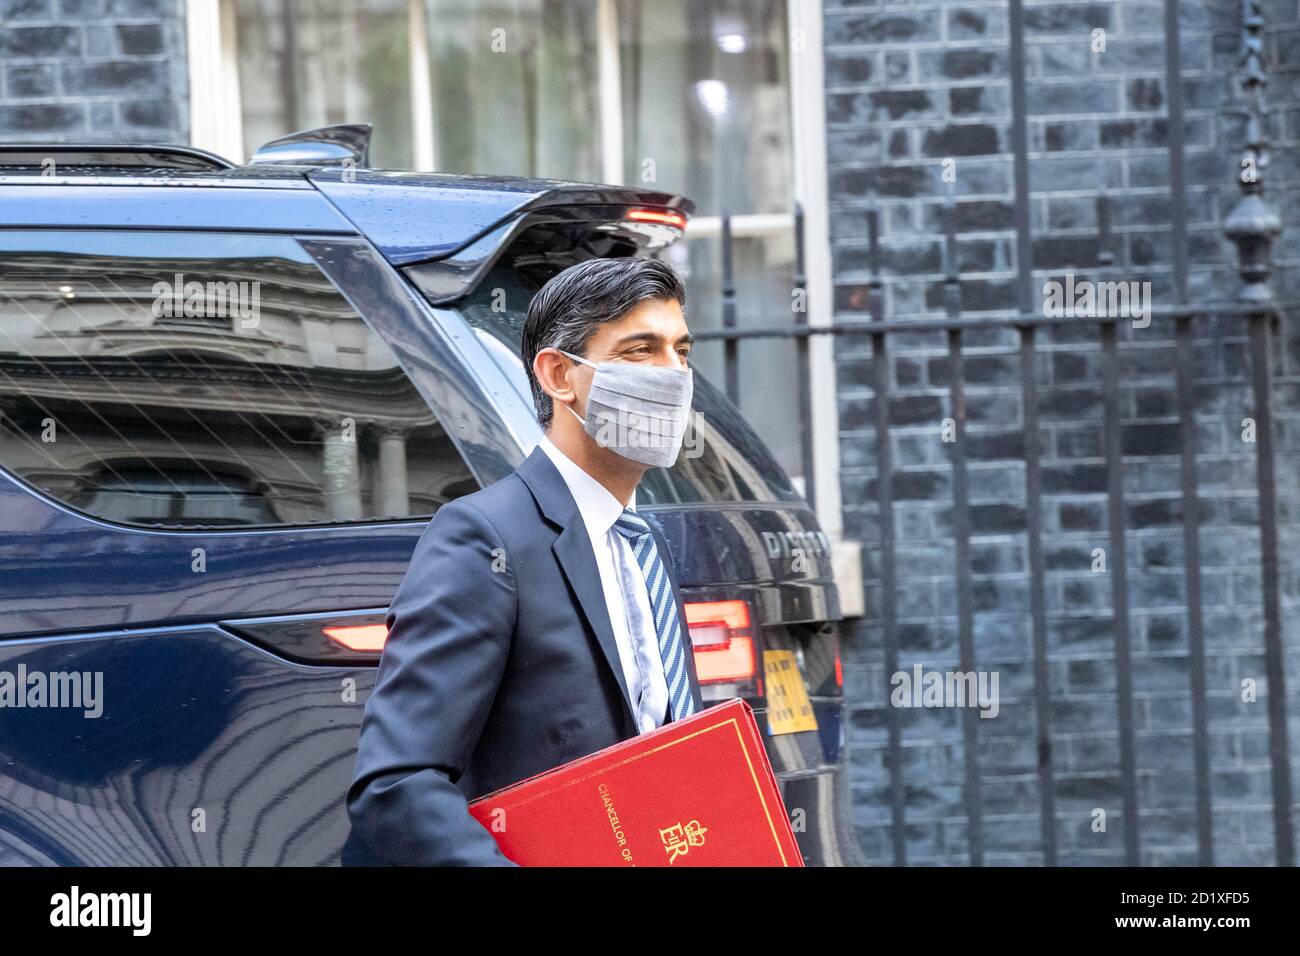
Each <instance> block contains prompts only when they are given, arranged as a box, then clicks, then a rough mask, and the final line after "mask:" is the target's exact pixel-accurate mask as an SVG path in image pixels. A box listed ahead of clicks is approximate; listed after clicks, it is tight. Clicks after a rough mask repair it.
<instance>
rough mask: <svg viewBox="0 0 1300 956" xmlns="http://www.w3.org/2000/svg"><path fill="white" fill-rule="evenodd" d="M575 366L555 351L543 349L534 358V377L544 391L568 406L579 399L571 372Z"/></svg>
mask: <svg viewBox="0 0 1300 956" xmlns="http://www.w3.org/2000/svg"><path fill="white" fill-rule="evenodd" d="M572 368H573V364H572V363H571V362H570V361H569V360H568V359H566V358H565V357H564V356H563V355H561V354H560V353H559V352H557V351H555V350H554V349H543V350H542V351H540V352H538V353H537V354H536V355H535V356H533V375H535V376H536V377H537V384H538V385H540V386H541V387H542V391H543V392H545V393H546V394H547V395H549V396H551V398H552V399H554V400H556V401H560V402H563V403H564V404H566V405H567V404H568V403H569V402H571V401H573V400H574V398H576V397H577V392H575V391H574V388H573V383H572V382H570V381H569V372H570V371H571V370H572Z"/></svg>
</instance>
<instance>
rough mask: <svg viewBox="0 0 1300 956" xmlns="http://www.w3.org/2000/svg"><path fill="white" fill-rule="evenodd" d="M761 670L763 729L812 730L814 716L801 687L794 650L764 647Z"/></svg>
mask: <svg viewBox="0 0 1300 956" xmlns="http://www.w3.org/2000/svg"><path fill="white" fill-rule="evenodd" d="M763 673H764V675H765V676H766V681H765V684H766V686H767V732H768V733H769V734H793V733H797V732H798V731H801V730H816V729H817V717H816V715H815V714H814V713H813V708H812V701H810V700H809V699H808V691H807V690H805V689H804V686H803V674H801V673H799V662H798V661H797V660H796V659H795V656H794V651H764V652H763Z"/></svg>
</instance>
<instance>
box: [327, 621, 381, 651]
mask: <svg viewBox="0 0 1300 956" xmlns="http://www.w3.org/2000/svg"><path fill="white" fill-rule="evenodd" d="M322 630H323V631H324V632H325V636H326V637H328V638H329V639H330V640H331V641H333V642H334V643H335V644H340V645H342V646H343V647H346V648H347V649H348V650H350V651H382V650H383V649H384V641H386V640H388V628H387V627H385V626H384V625H383V624H350V625H346V626H341V627H326V628H322Z"/></svg>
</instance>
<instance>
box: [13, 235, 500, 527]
mask: <svg viewBox="0 0 1300 956" xmlns="http://www.w3.org/2000/svg"><path fill="white" fill-rule="evenodd" d="M0 263H2V264H0V417H2V419H3V422H2V427H0V465H3V466H4V467H5V468H7V469H8V470H9V471H11V472H13V473H14V474H17V475H18V476H19V477H21V478H24V479H25V480H27V481H28V482H30V483H31V484H32V485H34V486H36V487H37V488H39V489H41V490H43V491H45V492H46V493H47V494H49V495H51V496H52V497H55V498H58V499H60V500H62V501H64V502H66V503H68V504H70V505H72V506H73V507H75V508H78V509H80V510H82V511H85V512H87V513H89V514H92V515H95V516H96V517H100V518H106V519H108V520H111V521H118V522H122V523H125V524H135V525H143V526H149V527H182V528H194V527H205V528H212V527H227V526H265V525H285V524H316V523H323V522H333V521H351V520H364V519H372V518H380V517H408V516H414V515H420V516H423V515H429V514H431V513H432V512H433V511H434V510H436V509H437V507H438V506H439V505H441V504H442V503H444V502H446V501H448V500H450V499H452V498H455V497H458V496H459V495H463V494H466V493H468V492H470V491H474V490H475V489H476V488H477V485H476V483H475V482H474V480H473V478H472V477H471V476H470V473H469V470H468V468H467V467H466V465H465V464H464V462H463V461H462V460H461V458H460V455H459V453H458V452H457V450H456V449H455V447H454V446H453V444H452V442H451V440H450V439H449V438H448V436H447V434H446V432H445V431H444V430H443V428H442V427H441V425H439V424H438V422H437V421H436V420H435V419H434V416H433V414H432V413H431V412H430V410H429V407H428V405H427V404H426V403H425V401H424V400H423V399H422V398H421V397H420V395H419V394H418V392H417V391H416V390H415V388H414V386H413V385H412V384H411V383H410V381H409V380H408V379H407V377H406V375H405V373H403V371H402V369H401V368H400V367H399V366H398V364H397V360H396V358H395V357H394V355H393V353H392V351H391V350H390V349H389V348H388V346H387V344H386V343H385V342H384V341H383V340H382V339H381V338H380V337H379V336H378V335H377V334H376V333H375V332H374V331H372V330H371V329H370V327H369V326H368V325H366V323H365V322H363V321H362V319H361V317H360V316H358V315H357V314H356V312H355V311H353V309H352V307H351V306H350V305H348V303H347V301H346V300H345V299H344V298H343V297H342V295H340V294H339V292H338V290H336V289H335V288H334V287H333V286H332V285H331V284H330V283H329V281H328V280H327V279H326V278H325V276H324V275H322V274H321V272H320V271H319V269H317V267H316V265H315V264H314V263H313V262H312V261H311V259H310V258H309V257H308V256H307V254H306V253H305V252H304V251H303V250H302V248H301V247H300V246H299V245H298V243H297V242H295V241H294V240H293V239H290V238H288V237H280V236H234V235H211V234H206V235H195V234H185V233H178V234H168V235H151V234H131V235H129V236H127V235H125V234H122V233H115V234H114V233H42V232H32V233H4V234H0Z"/></svg>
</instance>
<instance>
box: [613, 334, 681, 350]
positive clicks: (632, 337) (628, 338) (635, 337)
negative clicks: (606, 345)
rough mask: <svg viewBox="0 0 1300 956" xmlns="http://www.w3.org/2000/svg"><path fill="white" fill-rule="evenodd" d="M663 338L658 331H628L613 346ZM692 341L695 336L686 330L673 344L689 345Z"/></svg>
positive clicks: (617, 346) (620, 346)
mask: <svg viewBox="0 0 1300 956" xmlns="http://www.w3.org/2000/svg"><path fill="white" fill-rule="evenodd" d="M663 338H664V337H663V336H662V335H660V334H659V333H658V332H629V333H628V334H627V335H625V336H623V337H622V338H621V339H619V340H618V341H617V342H615V343H614V348H622V347H623V346H625V345H631V344H632V343H634V342H660V341H662V340H663ZM694 341H695V336H693V335H691V333H689V332H687V333H686V334H685V335H683V336H682V337H681V338H679V339H678V340H677V341H676V342H675V343H673V344H674V345H691V344H692V343H693V342H694Z"/></svg>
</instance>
